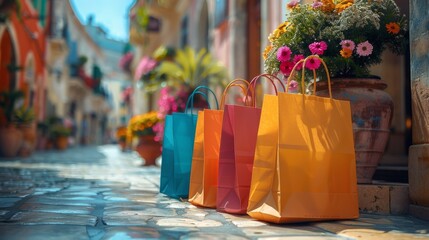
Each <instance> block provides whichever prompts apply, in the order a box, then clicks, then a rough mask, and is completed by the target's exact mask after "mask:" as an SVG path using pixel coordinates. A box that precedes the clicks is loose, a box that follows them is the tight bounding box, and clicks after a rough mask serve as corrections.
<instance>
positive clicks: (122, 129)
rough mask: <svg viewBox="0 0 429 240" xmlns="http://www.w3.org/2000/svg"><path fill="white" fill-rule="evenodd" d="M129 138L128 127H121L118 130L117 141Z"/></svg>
mask: <svg viewBox="0 0 429 240" xmlns="http://www.w3.org/2000/svg"><path fill="white" fill-rule="evenodd" d="M126 137H127V127H126V126H119V127H118V128H117V129H116V139H117V140H118V141H125V139H126Z"/></svg>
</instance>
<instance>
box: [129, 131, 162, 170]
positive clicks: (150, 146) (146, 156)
mask: <svg viewBox="0 0 429 240" xmlns="http://www.w3.org/2000/svg"><path fill="white" fill-rule="evenodd" d="M135 150H136V151H137V152H138V154H139V155H140V157H141V158H143V160H144V164H143V165H144V166H151V165H156V159H157V158H158V157H159V156H161V144H160V143H159V142H156V141H155V140H154V136H140V137H139V141H138V143H137V146H136V148H135Z"/></svg>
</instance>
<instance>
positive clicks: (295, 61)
mask: <svg viewBox="0 0 429 240" xmlns="http://www.w3.org/2000/svg"><path fill="white" fill-rule="evenodd" d="M304 58H305V57H304V55H302V54H298V55H295V57H293V64H294V65H295V64H296V63H297V62H299V61H300V60H302V59H304ZM295 69H296V70H297V71H299V70H301V69H302V63H301V64H299V65H298V66H296V68H295Z"/></svg>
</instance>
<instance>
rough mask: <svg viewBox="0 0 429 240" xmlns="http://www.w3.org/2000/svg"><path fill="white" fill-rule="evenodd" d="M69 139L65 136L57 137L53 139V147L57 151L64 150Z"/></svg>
mask: <svg viewBox="0 0 429 240" xmlns="http://www.w3.org/2000/svg"><path fill="white" fill-rule="evenodd" d="M68 141H69V138H68V137H67V136H59V137H57V138H56V139H55V141H54V145H55V148H56V149H58V150H64V149H66V148H67V147H68Z"/></svg>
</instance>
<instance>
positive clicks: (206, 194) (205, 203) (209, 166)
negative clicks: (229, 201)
mask: <svg viewBox="0 0 429 240" xmlns="http://www.w3.org/2000/svg"><path fill="white" fill-rule="evenodd" d="M232 86H238V87H241V89H242V90H243V91H246V90H247V89H246V87H243V86H242V85H241V84H237V81H232V82H231V83H230V84H228V86H227V87H226V88H225V90H224V93H223V98H222V99H224V96H225V94H226V93H227V91H228V89H229V88H230V87H232ZM213 95H214V94H213ZM223 104H224V101H222V103H221V109H222V108H223V106H222V105H223ZM222 118H223V110H213V109H204V110H203V111H199V112H198V121H197V126H196V130H195V140H194V152H193V155H192V167H191V178H190V186H189V202H190V203H192V204H193V205H196V206H202V207H209V208H215V207H216V195H217V182H218V168H219V147H220V135H221V131H222Z"/></svg>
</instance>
